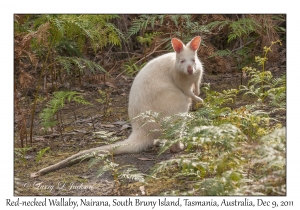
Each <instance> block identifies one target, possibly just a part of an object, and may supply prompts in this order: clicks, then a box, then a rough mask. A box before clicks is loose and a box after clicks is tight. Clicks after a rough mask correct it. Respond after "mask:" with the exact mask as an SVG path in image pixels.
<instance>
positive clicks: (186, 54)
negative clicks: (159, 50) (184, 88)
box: [172, 36, 201, 75]
mask: <svg viewBox="0 0 300 210" xmlns="http://www.w3.org/2000/svg"><path fill="white" fill-rule="evenodd" d="M200 42H201V37H200V36H196V37H195V38H193V39H192V40H191V41H190V42H189V43H188V44H187V45H184V44H183V43H182V41H180V40H179V39H176V38H173V39H172V46H173V49H174V51H175V52H176V64H175V67H176V69H177V70H179V71H181V72H183V73H185V74H188V75H193V74H194V73H195V67H196V61H198V57H197V50H198V48H199V46H200Z"/></svg>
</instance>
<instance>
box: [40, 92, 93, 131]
mask: <svg viewBox="0 0 300 210" xmlns="http://www.w3.org/2000/svg"><path fill="white" fill-rule="evenodd" d="M65 100H68V101H69V102H70V101H71V100H73V101H75V102H77V103H80V104H84V105H91V103H89V102H87V101H86V100H84V99H83V98H82V96H81V95H80V93H78V92H74V91H58V92H54V94H53V98H52V99H51V100H50V101H48V102H47V105H46V106H47V107H46V108H45V109H43V110H42V112H41V113H40V115H39V116H40V118H41V119H42V120H43V122H42V125H43V126H44V127H45V128H49V127H53V126H55V125H56V124H57V123H58V121H57V120H56V119H55V114H56V113H57V112H58V111H59V110H61V109H62V108H64V106H65Z"/></svg>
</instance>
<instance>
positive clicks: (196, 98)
mask: <svg viewBox="0 0 300 210" xmlns="http://www.w3.org/2000/svg"><path fill="white" fill-rule="evenodd" d="M194 99H195V101H196V102H197V103H203V100H202V98H200V97H198V96H195V98H194Z"/></svg>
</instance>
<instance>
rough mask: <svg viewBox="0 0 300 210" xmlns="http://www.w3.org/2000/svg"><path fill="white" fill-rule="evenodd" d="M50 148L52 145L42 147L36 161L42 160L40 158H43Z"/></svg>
mask: <svg viewBox="0 0 300 210" xmlns="http://www.w3.org/2000/svg"><path fill="white" fill-rule="evenodd" d="M49 150H50V147H46V148H44V149H41V150H40V151H39V152H38V153H37V156H36V159H35V162H37V163H38V162H40V160H41V159H42V157H43V155H44V154H45V153H46V152H47V151H49Z"/></svg>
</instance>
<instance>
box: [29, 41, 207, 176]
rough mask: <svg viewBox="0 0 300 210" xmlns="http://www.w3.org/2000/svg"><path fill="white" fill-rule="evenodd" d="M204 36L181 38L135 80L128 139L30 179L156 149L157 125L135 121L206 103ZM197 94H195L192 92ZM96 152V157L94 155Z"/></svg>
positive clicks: (174, 112)
mask: <svg viewBox="0 0 300 210" xmlns="http://www.w3.org/2000/svg"><path fill="white" fill-rule="evenodd" d="M200 42H201V37H200V36H196V37H195V38H193V39H192V40H191V41H190V42H189V43H188V44H187V45H184V44H183V43H182V42H181V41H180V40H179V39H176V38H173V39H172V46H173V49H174V51H175V52H172V53H167V54H164V55H161V56H159V57H157V58H155V59H153V60H151V61H150V62H149V63H147V64H146V65H145V66H144V67H143V68H142V69H141V70H140V72H139V73H138V75H137V76H136V78H135V79H134V81H133V84H132V87H131V90H130V94H129V105H128V114H129V118H130V119H131V125H132V133H131V134H130V136H129V137H128V139H126V140H124V141H121V142H118V143H115V144H112V145H107V146H101V147H97V148H92V149H89V150H84V151H81V152H79V153H77V154H75V155H73V156H71V157H69V158H67V159H65V160H63V161H61V162H58V163H56V164H54V165H52V166H49V167H47V168H44V169H41V170H40V171H38V172H36V173H33V174H31V177H36V176H39V175H43V174H46V173H49V172H52V171H55V170H58V169H60V168H64V167H67V166H70V165H73V164H75V163H78V162H79V161H80V157H82V156H83V155H88V154H91V155H90V156H88V157H89V158H90V157H92V156H93V155H94V154H103V153H106V152H113V154H123V153H138V152H140V151H142V150H145V149H147V148H148V147H150V146H153V143H154V139H156V138H158V137H159V135H160V133H159V132H150V131H151V130H153V129H155V124H154V123H149V124H146V125H144V126H141V125H140V122H139V121H138V120H135V119H134V118H135V117H136V116H138V115H140V114H141V113H145V112H146V111H150V110H151V111H154V112H158V113H160V114H161V116H162V117H165V116H171V115H174V114H178V113H186V112H188V110H189V107H190V104H191V99H193V100H195V101H196V102H203V100H202V99H201V98H199V97H198V95H199V93H200V88H199V87H200V82H201V77H202V73H203V67H202V64H201V62H200V60H199V59H198V56H197V50H198V48H199V46H200ZM193 91H194V92H193ZM182 149H183V145H182V144H181V143H178V144H176V145H173V146H172V147H171V152H177V151H180V150H182ZM92 153H94V154H92Z"/></svg>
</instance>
